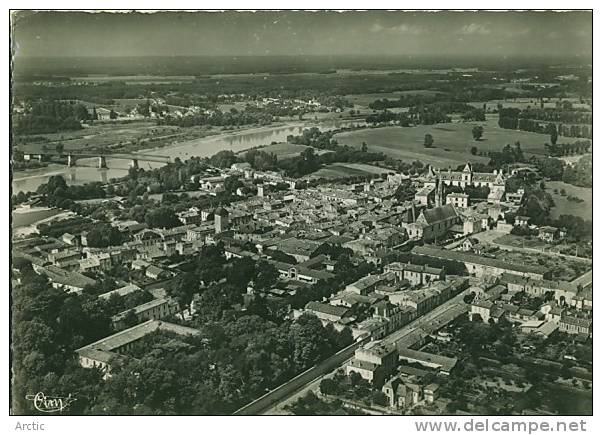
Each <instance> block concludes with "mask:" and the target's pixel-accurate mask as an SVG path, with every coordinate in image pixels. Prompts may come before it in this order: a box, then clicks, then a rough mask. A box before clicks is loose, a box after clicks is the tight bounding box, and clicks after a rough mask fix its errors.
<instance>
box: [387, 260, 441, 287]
mask: <svg viewBox="0 0 602 435" xmlns="http://www.w3.org/2000/svg"><path fill="white" fill-rule="evenodd" d="M384 271H385V273H389V272H391V273H394V274H395V276H396V277H397V280H398V281H400V280H403V279H405V280H408V281H409V282H410V283H411V284H412V285H424V284H427V283H429V282H431V281H438V280H444V279H445V270H444V269H439V268H435V267H429V266H426V265H418V264H412V263H410V262H408V263H399V262H395V263H390V264H387V265H386V266H385V267H384Z"/></svg>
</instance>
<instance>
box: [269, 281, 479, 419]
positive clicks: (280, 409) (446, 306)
mask: <svg viewBox="0 0 602 435" xmlns="http://www.w3.org/2000/svg"><path fill="white" fill-rule="evenodd" d="M466 294H468V289H466V290H464V291H462V292H461V293H459V294H458V295H456V296H454V297H453V298H451V299H450V300H448V301H446V302H444V303H443V304H441V305H439V306H438V307H436V308H435V309H434V310H432V311H430V312H428V313H426V314H425V315H424V316H422V317H420V318H418V319H416V320H414V321H412V322H410V323H408V324H407V325H405V326H403V327H402V328H401V329H398V330H397V331H394V332H393V333H391V334H390V335H388V336H386V337H385V338H383V339H382V340H383V341H384V342H388V343H394V344H396V345H397V343H399V342H400V341H401V340H403V339H404V338H406V337H407V336H408V335H410V334H411V333H413V332H414V331H416V330H417V329H418V328H420V327H424V326H427V325H433V326H436V321H437V320H436V318H437V317H439V316H442V315H445V314H449V315H452V316H454V317H456V314H458V313H460V312H468V305H466V304H465V303H464V301H463V300H462V299H463V298H464V296H465V295H466ZM446 317H447V316H446ZM349 361H351V358H349V359H347V360H345V362H344V363H343V364H341V365H340V366H339V367H345V365H346V364H347V363H348V362H349ZM336 370H338V368H337V369H335V370H333V371H331V372H329V373H326V374H324V375H322V376H319V377H318V378H316V379H315V380H313V381H311V382H310V383H308V384H306V385H304V386H303V387H302V388H300V389H298V390H296V391H295V392H294V393H292V394H291V395H289V396H287V397H286V398H284V399H282V400H280V401H278V402H277V403H275V404H274V405H273V406H271V407H270V408H269V409H267V410H266V411H264V412H263V414H262V415H288V414H289V413H288V412H286V411H285V410H284V408H285V407H286V406H287V405H289V404H291V403H293V402H295V401H296V400H297V399H299V398H301V397H303V396H305V395H306V394H307V393H308V392H309V391H313V392H314V393H315V392H317V391H318V390H319V388H320V382H321V381H322V379H324V378H327V377H331V376H333V374H334V372H335V371H336Z"/></svg>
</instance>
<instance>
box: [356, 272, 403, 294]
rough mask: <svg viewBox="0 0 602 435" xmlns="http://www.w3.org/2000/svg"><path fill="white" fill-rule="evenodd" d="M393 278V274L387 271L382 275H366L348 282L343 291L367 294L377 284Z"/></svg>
mask: <svg viewBox="0 0 602 435" xmlns="http://www.w3.org/2000/svg"><path fill="white" fill-rule="evenodd" d="M394 279H395V276H394V275H393V274H387V273H386V274H383V275H368V276H365V277H363V278H360V279H358V280H357V281H355V282H353V283H351V284H348V285H347V286H346V287H345V291H347V292H352V293H357V294H359V295H367V294H368V293H372V292H373V291H374V289H376V287H377V286H378V285H380V284H383V283H386V282H388V281H394Z"/></svg>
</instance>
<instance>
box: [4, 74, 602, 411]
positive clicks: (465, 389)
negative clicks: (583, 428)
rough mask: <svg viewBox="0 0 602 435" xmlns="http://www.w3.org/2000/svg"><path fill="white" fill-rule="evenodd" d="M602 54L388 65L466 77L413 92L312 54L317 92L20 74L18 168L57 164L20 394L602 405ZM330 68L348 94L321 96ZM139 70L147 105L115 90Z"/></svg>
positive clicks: (143, 402) (18, 233)
mask: <svg viewBox="0 0 602 435" xmlns="http://www.w3.org/2000/svg"><path fill="white" fill-rule="evenodd" d="M57 68H58V67H57ZM318 68H320V69H322V68H323V66H322V65H318ZM554 68H557V70H555V69H554ZM383 69H385V70H386V68H384V67H383ZM59 71H60V70H59ZM590 71H591V65H590V66H589V69H588V67H586V66H579V67H574V66H572V65H568V66H565V67H563V68H561V67H556V66H548V65H543V66H537V67H533V69H530V67H529V68H520V67H519V66H517V67H516V68H514V69H513V70H512V72H508V68H504V69H501V68H500V70H499V71H491V70H487V69H483V68H481V69H479V68H466V67H464V68H460V67H457V68H453V69H446V70H443V71H442V70H438V69H436V68H435V69H434V72H433V70H428V71H427V70H424V71H421V72H417V73H414V72H412V73H389V74H388V75H384V74H380V75H379V74H373V73H366V74H367V76H366V77H368V78H367V79H366V80H374V81H375V82H379V83H381V84H385V85H386V84H387V83H389V80H397V81H400V82H403V80H405V79H407V80H409V81H411V82H412V83H414V85H415V84H416V83H418V85H419V86H421V87H426V88H428V87H429V86H430V85H432V86H436V84H435V83H438V81H439V77H447V80H448V81H449V82H450V83H453V85H449V86H448V85H447V84H446V88H445V89H446V91H445V92H443V91H441V92H440V93H439V91H437V92H433V93H432V94H429V93H424V94H422V96H419V94H420V92H418V93H415V94H411V93H410V94H405V93H404V94H395V96H396V98H398V99H387V98H386V96H384V95H383V96H380V94H379V93H373V92H367V91H366V88H365V86H366V85H365V84H364V83H362V84H360V85H356V86H357V87H358V88H357V89H356V90H354V89H350V88H352V86H353V85H352V83H355V81H354V80H355V78H354V77H355V75H354V74H351V73H348V72H347V71H346V70H345V71H340V72H338V70H336V69H335V70H333V71H331V70H328V71H326V72H324V71H323V70H320V72H318V73H313V72H306V73H302V74H299V75H297V74H296V73H291V76H293V78H294V80H300V82H299V83H302V85H299V84H298V83H297V82H294V83H295V84H294V86H299V90H298V92H297V91H296V94H297V95H292V94H294V93H295V92H293V91H291V90H290V89H288V91H282V90H281V89H282V88H281V87H280V83H281V82H280V80H281V79H280V76H278V77H277V78H276V79H274V80H275V82H270V81H268V80H263V79H262V80H261V85H259V84H258V85H257V88H256V90H255V91H254V92H253V94H250V93H249V92H248V91H247V87H248V83H247V82H243V83H238V82H237V80H238V78H234V79H230V78H228V77H223V80H224V82H223V87H224V88H226V89H228V90H230V89H231V91H228V92H227V93H224V91H223V90H222V89H221V87H220V86H221V85H220V86H218V87H217V89H216V90H215V93H214V94H212V95H203V96H202V97H199V96H198V95H190V96H189V97H186V98H184V97H183V95H184V94H185V93H186V89H188V88H194V87H195V86H198V87H199V89H201V88H203V87H206V86H208V84H207V83H208V81H207V83H205V82H203V80H204V78H203V77H197V78H196V79H193V81H191V82H186V83H185V84H182V82H180V81H178V82H173V83H172V82H170V81H168V82H166V83H159V84H155V85H153V84H151V85H150V87H149V89H151V88H152V89H153V90H152V91H150V90H149V89H145V88H144V86H146V85H145V84H144V83H145V82H144V81H142V82H137V81H136V82H135V83H134V84H131V83H130V84H128V82H126V81H125V79H124V81H123V82H118V83H117V84H115V85H114V86H110V85H106V84H98V83H97V82H95V81H94V80H95V79H94V78H93V77H92V78H86V76H85V75H83V76H79V77H73V78H72V79H70V80H64V79H63V78H60V77H59V78H58V79H56V80H49V79H48V78H44V77H42V78H40V77H33V78H29V79H27V80H25V79H23V80H24V82H19V81H18V82H17V83H19V87H17V91H16V92H15V102H14V104H13V107H12V114H13V119H14V120H15V124H14V126H15V127H14V129H13V134H14V138H13V139H12V155H13V161H12V164H13V171H15V173H17V172H23V173H24V174H26V175H27V174H30V177H27V176H24V177H23V178H22V182H23V183H32V179H36V180H37V178H36V177H42V178H40V180H39V182H38V183H37V184H36V185H35V186H33V187H31V188H30V187H29V185H27V188H25V187H23V189H24V190H20V189H19V187H18V186H26V184H22V185H20V184H18V183H20V182H21V180H20V179H19V178H16V179H15V180H14V181H13V196H12V200H11V206H12V213H13V228H12V246H11V288H12V289H11V296H12V306H13V319H12V322H13V323H12V325H13V326H12V342H13V344H12V346H13V354H14V362H13V364H14V368H13V370H14V372H15V373H17V374H18V376H16V377H15V379H14V390H15V391H16V392H17V393H16V397H17V396H19V395H21V396H22V397H25V396H26V394H29V393H28V392H29V391H44V389H45V388H46V387H48V386H49V385H52V386H53V388H54V389H53V392H54V393H53V394H56V395H59V396H60V395H64V396H67V395H68V394H70V393H74V392H77V396H76V397H77V400H76V401H74V402H73V403H72V404H71V405H70V407H69V409H66V410H65V413H67V414H75V415H81V414H86V415H87V414H91V415H124V414H127V415H131V414H137V415H155V414H160V415H165V414H167V415H171V414H176V415H181V414H195V415H196V414H198V415H203V414H204V415H216V414H219V415H222V414H226V415H258V414H262V415H431V416H433V415H566V414H569V415H585V414H591V412H592V379H593V372H592V370H593V364H592V361H593V342H592V337H593V291H592V281H593V280H592V277H593V271H592V269H593V266H592V256H593V246H592V218H591V205H592V204H591V203H592V199H591V191H592V190H591V188H592V158H591V137H592V136H591V123H592V118H591V107H592V100H591V75H589V74H590ZM57 74H58V73H57ZM279 74H285V73H279ZM286 74H288V73H286ZM312 74H315V75H323V76H324V77H326V79H330V78H331V77H332V76H333V75H337V76H340V80H342V81H343V82H345V83H347V85H346V86H347V88H346V89H345V92H342V91H336V92H335V91H333V92H326V91H325V90H324V89H323V88H322V84H317V83H318V82H319V81H320V80H322V79H320V78H318V79H316V82H315V86H316V88H315V89H314V90H311V89H309V90H308V89H306V88H305V86H306V85H307V84H308V83H314V82H310V81H306V80H313V79H309V78H308V77H309V76H311V75H312ZM346 74H348V75H346ZM358 74H359V73H358ZM371 74H373V75H371ZM395 74H398V75H395ZM276 75H277V74H276V73H274V76H276ZM381 75H382V76H384V78H383V77H380V76H381ZM432 75H435V76H437V77H436V78H435V79H433V77H431V76H432ZM299 76H302V77H299ZM540 76H545V77H546V78H545V80H546V81H545V82H544V80H543V79H542V78H541V77H540ZM256 79H257V78H256V77H255V76H254V74H251V75H250V76H249V77H248V80H250V81H253V80H256ZM228 80H232V81H228ZM270 80H272V78H270ZM346 80H348V82H347V81H346ZM431 80H433V81H432V82H431ZM466 82H468V83H469V84H468V85H466ZM258 83H259V82H258ZM492 83H495V84H496V85H497V84H498V83H504V84H505V87H500V88H497V89H496V91H495V92H493V91H491V90H492V89H493V88H492V86H493V85H492ZM550 83H551V84H550ZM414 85H412V89H416V86H414ZM170 86H173V87H174V89H176V91H175V92H173V91H171V90H169V88H170ZM260 86H261V87H260ZM291 86H293V85H291ZM312 86H313V85H312ZM396 86H397V85H396ZM453 86H456V88H453ZM472 86H474V87H475V89H477V88H478V89H480V90H481V91H482V95H481V96H480V97H475V96H471V97H469V98H467V99H465V100H459V99H458V98H460V97H459V96H460V95H463V94H465V93H466V92H467V89H468V87H472ZM479 86H481V87H480V88H479ZM120 87H123V88H124V89H128V90H129V92H132V93H135V94H136V95H135V97H136V98H133V100H134V102H133V103H127V104H126V102H125V99H123V101H121V102H119V101H118V100H120V98H108V97H107V95H109V94H108V93H107V94H104V92H105V91H106V90H107V89H109V88H111V89H112V90H111V92H113V91H114V90H115V89H117V88H120ZM452 88H453V89H452ZM130 89H131V90H130ZM316 89H319V90H316ZM509 89H519V90H520V92H516V95H515V94H513V93H512V92H513V91H511V90H509ZM588 90H589V92H588ZM147 91H148V92H147ZM490 91H491V92H490ZM74 92H75V93H77V92H80V93H81V96H80V97H78V98H74V97H73V95H74V94H73V93H74ZM95 92H96V93H100V94H98V95H96V96H94V97H92V95H93V94H94V93H95ZM198 92H202V91H198ZM279 92H280V94H279ZM339 92H340V93H339ZM446 92H447V93H446ZM310 94H311V95H310ZM452 94H453V96H454V99H453V100H451V99H449V98H450V96H451V95H452ZM42 95H57V96H58V95H62V97H60V98H59V97H57V98H54V99H52V100H43V98H44V99H46V98H48V97H47V96H45V97H43V96H42ZM517 95H518V96H517ZM525 95H526V96H525ZM105 97H107V98H106V99H105V101H103V100H102V99H103V98H105ZM76 100H77V101H76ZM105 103H106V104H105ZM368 103H369V104H368ZM120 105H121V107H119V106H120ZM397 109H403V110H397ZM406 109H407V110H406ZM51 113H53V114H57V113H65V114H66V117H62V115H60V116H59V115H57V117H56V118H52V116H54V115H50V114H51ZM281 122H288V123H293V122H294V123H296V124H294V127H290V128H288V127H287V128H286V129H284V130H283V131H282V132H278V133H277V134H280V135H281V136H279V137H278V138H277V139H276V140H269V139H267V140H266V139H264V138H263V137H262V138H260V139H258V144H255V143H253V146H241V147H240V148H237V147H234V148H233V147H230V148H224V147H222V148H221V149H215V150H214V151H215V152H212V153H209V152H207V151H205V150H202V149H201V148H202V145H203V144H210V143H211V142H210V141H211V140H217V141H219V140H222V139H221V137H222V136H224V135H225V136H226V137H229V138H235V137H236V136H234V135H235V134H239V133H236V132H234V131H235V130H238V129H240V128H243V127H244V128H249V129H253V128H260V129H261V128H274V129H275V128H281V127H278V126H279V124H277V123H281ZM330 123H332V125H331V124H330ZM272 124H274V125H276V126H274V127H269V126H270V125H272ZM290 125H293V124H290ZM234 126H236V127H234ZM266 126H268V127H266ZM573 127H575V128H573ZM576 127H579V128H578V129H576ZM137 129H139V130H137ZM220 129H221V130H220ZM122 130H123V131H124V133H123V135H124V138H123V139H120V138H119V135H118V134H116V133H115V132H116V131H117V132H119V131H122ZM126 130H128V132H127V133H126ZM131 131H137V133H136V134H138V133H140V132H141V131H144V134H143V136H129V135H130V133H129V132H131ZM261 131H263V130H261ZM82 132H83V133H82ZM87 132H89V133H90V134H89V135H86V133H87ZM233 132H234V133H233ZM63 135H65V136H63ZM70 135H73V136H70ZM96 135H98V137H96ZM228 135H233V136H228ZM411 135H414V136H416V138H413V139H410V136H411ZM452 135H453V137H452ZM126 136H127V137H126ZM61 137H62V138H61ZM166 137H168V138H169V141H172V140H174V141H175V142H174V143H172V142H165V143H162V142H161V143H159V142H157V143H155V142H154V141H155V139H157V138H158V139H157V140H159V141H162V140H164V139H165V138H166ZM97 138H99V141H98V142H96V141H95V140H96V139H97ZM141 138H142V139H141ZM216 138H217V139H216ZM489 138H491V139H489ZM181 140H182V141H184V140H185V141H188V142H185V146H186V148H183V149H185V150H186V151H185V152H184V151H182V150H178V146H179V145H178V144H179V143H180V141H181ZM198 140H200V141H201V142H195V141H198ZM231 140H234V139H231ZM105 141H106V143H105ZM190 141H192V143H196V144H197V145H190V143H189V142H190ZM203 141H207V142H203ZM88 142H90V143H93V145H91V146H88ZM216 143H220V142H216ZM199 144H200V145H199ZM406 144H407V146H406ZM466 144H468V145H466ZM456 145H457V146H456ZM153 146H155V147H153ZM197 151H198V152H197ZM404 153H405V154H404ZM57 168H59V169H57ZM53 171H54V172H53ZM77 171H80V172H77ZM82 171H84V172H82ZM111 171H113V172H111ZM81 173H86V174H93V176H94V177H98V176H99V174H103V175H101V178H100V181H98V180H94V179H83V180H82V179H78V178H77V177H78V175H75V174H81ZM107 173H109V174H110V175H109V176H107ZM40 174H43V175H42V176H40ZM68 174H74V175H73V177H71V178H70V177H69V175H68ZM36 182H37V181H36ZM15 183H17V184H15ZM567 190H568V193H567ZM583 198H585V199H583ZM585 201H587V202H586V203H585V204H583V205H582V206H578V205H577V204H580V203H583V202H585ZM577 209H578V210H577ZM13 406H14V407H15V410H14V412H16V413H21V414H35V413H36V411H35V410H34V409H32V408H31V404H30V403H28V402H26V401H21V402H19V401H17V402H15V404H13Z"/></svg>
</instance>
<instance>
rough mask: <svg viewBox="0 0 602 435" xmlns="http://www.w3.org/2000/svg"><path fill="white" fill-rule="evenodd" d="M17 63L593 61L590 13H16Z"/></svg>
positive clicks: (14, 31) (13, 35)
mask: <svg viewBox="0 0 602 435" xmlns="http://www.w3.org/2000/svg"><path fill="white" fill-rule="evenodd" d="M12 26H13V27H12V29H13V33H12V35H11V36H12V42H13V47H14V53H15V54H16V55H20V56H49V57H63V56H67V57H68V56H105V57H106V56H172V55H186V56H192V55H220V56H244V55H250V56H256V55H361V54H374V55H383V54H389V55H419V54H420V55H428V56H455V55H462V56H466V55H487V56H565V55H575V54H577V55H580V56H591V51H592V17H591V13H590V12H415V11H408V12H387V11H367V12H303V11H302V12H293V11H282V12H256V13H253V12H233V11H230V12H159V13H109V12H102V13H101V12H97V13H84V12H29V11H27V12H17V13H16V15H13V16H12Z"/></svg>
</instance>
